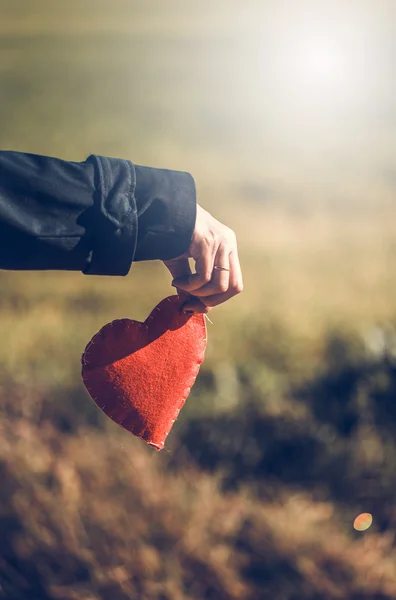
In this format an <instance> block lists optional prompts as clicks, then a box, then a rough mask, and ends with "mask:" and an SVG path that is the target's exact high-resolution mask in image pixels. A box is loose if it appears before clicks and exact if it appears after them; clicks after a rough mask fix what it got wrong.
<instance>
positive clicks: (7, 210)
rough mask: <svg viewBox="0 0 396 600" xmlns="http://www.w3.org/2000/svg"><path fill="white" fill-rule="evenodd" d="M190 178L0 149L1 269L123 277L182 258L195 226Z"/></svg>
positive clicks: (115, 162) (119, 162)
mask: <svg viewBox="0 0 396 600" xmlns="http://www.w3.org/2000/svg"><path fill="white" fill-rule="evenodd" d="M195 215H196V195H195V185H194V180H193V178H192V177H191V175H189V174H188V173H183V172H179V171H167V170H163V169H151V168H148V167H138V166H135V165H134V164H133V163H132V162H130V161H128V160H123V159H117V158H108V157H103V156H97V155H92V156H90V157H89V158H88V159H87V160H86V161H84V162H68V161H63V160H60V159H58V158H51V157H45V156H39V155H34V154H25V153H20V152H8V151H2V152H0V268H1V269H13V270H21V269H24V270H38V269H40V270H41V269H45V270H47V269H55V270H75V271H82V272H83V273H85V274H87V275H126V274H127V273H128V272H129V270H130V267H131V263H132V261H134V260H153V259H161V260H165V259H169V258H174V257H176V256H179V255H180V254H182V253H184V252H185V251H186V250H187V249H188V247H189V244H190V241H191V237H192V233H193V230H194V226H195Z"/></svg>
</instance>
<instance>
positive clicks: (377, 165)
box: [0, 0, 396, 600]
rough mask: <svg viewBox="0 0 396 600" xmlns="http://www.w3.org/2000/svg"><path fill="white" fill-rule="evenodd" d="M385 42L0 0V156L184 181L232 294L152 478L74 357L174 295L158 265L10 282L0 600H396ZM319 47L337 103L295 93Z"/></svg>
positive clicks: (349, 33) (376, 23)
mask: <svg viewBox="0 0 396 600" xmlns="http://www.w3.org/2000/svg"><path fill="white" fill-rule="evenodd" d="M319 5H320V7H319ZM395 18H396V8H395V5H394V3H393V2H390V1H389V2H386V1H382V2H354V1H350V2H339V3H338V2H332V3H331V4H329V3H325V2H324V3H313V2H302V1H301V2H286V1H281V2H279V1H277V2H275V1H268V2H263V1H261V2H259V1H255V2H254V1H253V0H249V1H247V2H243V3H241V2H236V1H234V0H227V1H226V0H222V1H221V0H218V1H216V2H209V1H208V0H201V1H200V2H197V1H195V0H190V1H189V2H181V1H180V0H166V1H162V2H161V1H160V0H144V1H143V0H133V1H132V0H128V1H127V0H111V1H110V0H107V1H106V2H105V1H104V0H95V1H94V0H69V1H68V2H63V1H62V0H55V1H52V2H49V1H44V0H34V1H33V0H0V103H1V119H0V147H1V148H2V149H13V150H20V151H25V152H33V153H38V154H47V155H52V156H58V157H61V158H64V159H67V160H75V161H76V160H84V159H85V158H86V156H88V155H89V154H91V153H96V154H103V155H109V156H117V157H123V158H129V159H131V160H133V161H134V162H135V163H137V164H143V165H149V166H158V167H165V168H171V169H179V170H186V171H189V172H191V173H192V174H193V175H194V177H195V180H196V184H197V189H198V199H199V202H200V204H201V205H203V206H204V208H206V209H207V210H209V211H210V212H212V213H213V214H214V215H215V216H216V217H217V218H218V219H220V220H223V221H224V222H226V223H227V224H228V225H229V226H231V227H232V228H233V229H234V230H235V231H236V233H237V237H238V243H239V251H240V257H241V262H242V268H243V273H244V283H245V290H244V292H243V294H241V295H240V296H238V298H235V299H233V300H232V301H230V302H228V303H227V304H225V305H224V306H221V307H219V308H217V309H216V310H214V311H212V313H211V315H210V317H211V320H212V321H213V324H208V335H209V344H208V349H207V354H206V358H205V362H204V364H203V367H202V369H201V373H200V376H199V378H198V380H197V382H196V385H195V386H194V389H193V391H192V394H191V396H190V398H189V400H188V401H187V403H186V405H185V407H184V409H183V411H182V413H181V415H180V417H179V420H178V421H177V423H176V424H175V427H174V430H173V431H172V433H171V435H170V436H169V439H168V442H167V447H166V450H165V451H163V452H162V453H160V454H158V453H155V452H153V451H152V450H150V449H148V448H146V447H145V446H143V443H142V442H141V441H140V440H136V439H133V438H132V437H131V436H130V435H128V434H127V433H126V432H123V431H121V430H120V429H119V428H117V427H116V426H113V425H112V424H111V423H109V422H108V421H107V420H105V419H104V418H103V417H102V416H101V415H100V414H99V411H98V410H97V409H96V407H95V406H94V405H93V403H92V402H91V400H90V399H89V397H88V396H87V394H86V392H85V390H84V388H83V386H82V383H81V378H80V356H81V353H82V352H83V350H84V347H85V345H86V343H87V342H88V341H89V339H90V338H91V337H92V335H93V334H94V333H96V331H97V330H98V329H99V328H100V327H101V326H102V325H103V324H105V323H106V322H108V321H110V320H113V319H117V318H122V317H129V318H134V319H142V320H143V319H144V318H145V317H146V316H147V314H148V313H149V312H150V310H151V308H152V307H153V305H154V304H156V303H157V302H158V301H159V300H160V299H162V298H163V297H165V296H166V295H169V294H172V293H173V288H171V286H170V277H169V275H168V273H167V271H166V269H165V267H164V266H163V265H162V264H160V263H157V262H149V263H139V264H135V265H133V267H132V269H131V272H130V274H129V275H128V276H127V277H125V278H110V277H89V276H84V275H82V274H78V273H54V272H40V273H32V272H30V273H17V272H2V273H1V274H0V285H1V294H0V340H1V342H0V390H1V420H0V532H1V535H0V598H4V599H18V600H25V599H28V598H29V600H34V599H37V600H46V599H50V598H51V599H52V598H56V599H62V600H69V599H78V600H80V599H81V600H94V599H95V600H96V599H105V600H107V599H109V600H124V599H125V600H126V599H130V598H133V599H134V598H137V599H147V600H154V599H155V600H165V599H167V600H178V599H184V598H194V599H199V600H201V599H204V598H213V599H216V600H223V599H227V600H234V599H249V600H250V599H252V600H253V599H254V600H258V599H263V600H265V599H267V598H268V599H274V598H276V599H277V600H297V599H312V600H316V599H318V600H319V599H321V600H323V599H325V600H326V599H344V598H345V599H356V600H358V599H359V600H360V599H364V598H366V599H377V600H380V599H381V600H385V599H391V598H396V567H395V564H396V563H395V559H396V550H395V532H396V510H395V506H396V503H395V495H396V492H395V489H396V488H395V485H396V445H395V441H394V440H395V433H396V329H395V327H396V303H395V290H396V283H395V282H396V274H395V273H396V269H395V267H396V236H395V234H396V219H395V213H396V208H395V199H394V195H395V188H396V136H395V124H396V104H395V102H394V99H395V93H394V92H395V90H394V81H393V79H394V77H393V73H394V68H395V61H394V58H393V57H394V56H395V41H394V40H395V39H396V37H395V35H394V33H395V31H394V23H395V22H396V21H395ZM321 27H322V28H324V30H325V31H327V29H326V27H327V28H328V30H329V31H330V32H333V33H334V32H335V33H336V34H337V35H339V36H341V37H340V39H341V42H342V41H343V40H344V41H345V40H347V41H348V43H350V46H351V48H352V49H353V52H354V56H355V58H354V61H355V62H354V63H353V65H352V66H353V68H352V69H351V75H350V81H349V83H348V82H344V84H343V85H341V83H339V84H338V85H337V86H335V85H334V87H331V86H329V87H326V86H327V82H322V83H321V84H320V85H319V84H318V85H317V87H315V86H312V82H311V83H310V82H308V81H306V80H304V79H301V80H298V79H296V78H295V73H296V69H295V68H294V66H293V60H292V59H293V52H292V48H293V46H292V45H291V46H290V44H291V43H292V42H293V40H294V38H295V37H296V36H297V37H298V35H297V34H298V32H300V35H302V33H301V32H304V31H305V29H304V28H308V30H310V29H312V30H314V31H316V33H317V34H318V35H320V32H321ZM296 32H297V33H296ZM351 40H352V41H351ZM341 42H340V43H341ZM348 47H349V46H348ZM288 61H289V62H288ZM361 512H371V513H372V514H373V517H374V521H373V525H372V527H371V528H370V529H369V530H368V531H367V532H365V533H357V532H356V531H354V529H353V520H354V518H355V517H356V516H357V515H358V514H359V513H361Z"/></svg>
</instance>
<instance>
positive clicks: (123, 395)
mask: <svg viewBox="0 0 396 600" xmlns="http://www.w3.org/2000/svg"><path fill="white" fill-rule="evenodd" d="M185 301H186V298H185V297H184V298H183V296H170V297H168V298H165V299H164V300H162V301H161V302H160V303H159V304H158V306H156V307H155V308H154V310H153V311H152V313H151V314H150V316H149V317H148V318H147V319H146V320H145V322H144V323H141V322H140V321H133V320H130V319H120V320H117V321H113V322H112V323H108V324H107V325H105V326H104V327H102V329H101V330H100V331H99V332H98V333H97V334H96V335H95V336H94V337H93V338H92V340H91V341H90V342H89V344H88V345H87V347H86V348H85V352H84V354H83V356H82V359H81V362H82V377H83V381H84V384H85V386H86V388H87V390H88V392H89V394H90V396H91V398H92V399H93V400H94V401H95V403H96V404H97V405H98V406H99V408H101V409H102V410H103V412H104V413H105V414H106V415H107V416H108V417H110V419H112V420H113V421H115V422H116V423H118V424H119V425H121V426H122V427H124V428H125V429H127V430H128V431H131V432H132V433H133V434H134V435H137V436H138V437H141V438H142V439H144V440H145V441H146V442H147V443H148V444H150V445H151V446H153V447H154V448H156V449H157V450H162V448H163V447H164V444H165V440H166V437H167V435H168V433H169V431H170V430H171V428H172V426H173V423H174V422H175V420H176V419H177V416H178V414H179V412H180V410H181V408H182V407H183V405H184V402H185V401H186V399H187V397H188V395H189V393H190V390H191V387H192V386H193V384H194V382H195V378H196V376H197V374H198V371H199V368H200V365H201V363H202V361H203V359H204V353H205V349H206V339H207V338H206V324H205V319H204V316H203V315H202V314H194V315H186V314H184V313H183V312H182V311H181V306H182V305H183V304H184V303H185Z"/></svg>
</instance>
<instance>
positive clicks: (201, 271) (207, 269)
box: [173, 247, 216, 296]
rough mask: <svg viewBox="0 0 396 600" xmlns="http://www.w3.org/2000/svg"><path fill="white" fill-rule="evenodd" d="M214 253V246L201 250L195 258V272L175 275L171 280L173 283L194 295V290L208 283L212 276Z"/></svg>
mask: <svg viewBox="0 0 396 600" xmlns="http://www.w3.org/2000/svg"><path fill="white" fill-rule="evenodd" d="M215 254H216V249H215V247H212V248H207V249H206V252H202V253H201V254H200V255H199V257H198V258H197V260H196V263H195V271H196V272H195V273H194V274H191V271H190V275H187V276H186V275H184V276H182V277H177V278H176V279H174V280H173V285H175V286H176V287H179V288H181V289H183V290H184V291H186V292H189V293H190V294H193V295H194V296H195V295H196V293H195V292H196V291H197V290H200V289H201V288H202V287H203V286H204V285H205V284H207V283H209V282H210V280H211V278H212V273H213V265H214V259H215Z"/></svg>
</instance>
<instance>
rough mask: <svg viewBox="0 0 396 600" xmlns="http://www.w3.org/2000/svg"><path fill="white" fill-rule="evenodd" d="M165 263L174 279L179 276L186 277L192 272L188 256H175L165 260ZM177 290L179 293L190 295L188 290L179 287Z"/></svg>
mask: <svg viewBox="0 0 396 600" xmlns="http://www.w3.org/2000/svg"><path fill="white" fill-rule="evenodd" d="M164 265H165V266H166V268H167V269H168V271H169V272H170V274H171V275H172V277H173V279H177V278H178V277H185V276H187V275H191V274H192V272H191V268H190V263H189V262H188V258H174V259H172V260H164ZM176 290H177V293H178V294H179V295H182V294H184V295H185V296H188V295H189V294H188V293H187V292H185V291H184V290H180V289H179V288H177V287H176Z"/></svg>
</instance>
